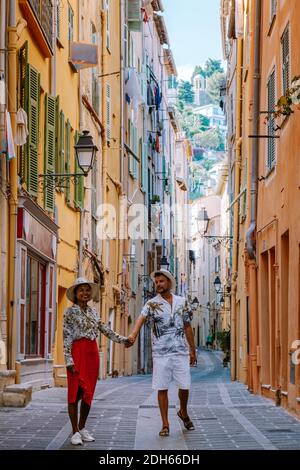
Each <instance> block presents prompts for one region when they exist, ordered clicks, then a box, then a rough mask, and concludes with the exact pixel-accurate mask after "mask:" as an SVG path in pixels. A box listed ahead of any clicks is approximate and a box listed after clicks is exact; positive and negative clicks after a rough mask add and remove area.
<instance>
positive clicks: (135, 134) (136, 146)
mask: <svg viewBox="0 0 300 470" xmlns="http://www.w3.org/2000/svg"><path fill="white" fill-rule="evenodd" d="M133 142H134V144H133V145H134V149H133V151H134V154H135V155H136V157H137V156H138V154H139V143H138V130H137V127H135V126H134V127H133ZM138 175H139V166H138V161H137V160H136V158H134V159H133V176H134V177H135V178H138Z"/></svg>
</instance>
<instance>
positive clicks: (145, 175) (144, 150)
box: [141, 140, 148, 193]
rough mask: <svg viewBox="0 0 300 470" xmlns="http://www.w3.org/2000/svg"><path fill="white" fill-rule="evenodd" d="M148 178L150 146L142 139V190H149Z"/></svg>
mask: <svg viewBox="0 0 300 470" xmlns="http://www.w3.org/2000/svg"><path fill="white" fill-rule="evenodd" d="M147 178H148V146H147V144H146V143H145V142H144V141H143V140H142V184H141V187H142V191H143V192H144V193H146V192H147V186H148V182H147Z"/></svg>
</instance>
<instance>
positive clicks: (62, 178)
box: [38, 173, 87, 190]
mask: <svg viewBox="0 0 300 470" xmlns="http://www.w3.org/2000/svg"><path fill="white" fill-rule="evenodd" d="M83 176H84V177H86V176H87V174H86V173H42V174H39V176H38V178H39V187H40V188H41V189H42V190H44V189H47V188H52V189H55V188H57V189H63V188H68V186H67V185H66V184H65V183H66V182H67V181H72V183H73V184H75V185H76V184H77V182H78V180H79V178H82V177H83Z"/></svg>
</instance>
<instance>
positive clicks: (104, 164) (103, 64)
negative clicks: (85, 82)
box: [101, 10, 108, 378]
mask: <svg viewBox="0 0 300 470" xmlns="http://www.w3.org/2000/svg"><path fill="white" fill-rule="evenodd" d="M101 31H102V37H101V39H102V41H101V42H102V54H101V74H102V75H105V74H106V73H107V54H108V53H107V50H106V12H105V11H104V10H102V11H101ZM105 85H106V79H105V77H102V122H103V127H104V132H103V134H102V190H103V197H102V204H103V205H105V204H106V201H107V197H106V186H107V129H106V127H107V122H106V121H107V119H106V90H105ZM102 262H103V265H104V279H103V282H104V286H103V289H102V291H101V319H102V321H103V322H105V321H106V319H107V313H106V307H107V306H106V297H107V288H108V283H107V273H106V269H105V268H106V262H107V260H106V239H103V240H102ZM106 344H107V341H106V339H105V340H104V339H103V340H102V342H101V352H102V353H103V378H106V374H107V370H106V357H107V348H106ZM101 357H102V356H101Z"/></svg>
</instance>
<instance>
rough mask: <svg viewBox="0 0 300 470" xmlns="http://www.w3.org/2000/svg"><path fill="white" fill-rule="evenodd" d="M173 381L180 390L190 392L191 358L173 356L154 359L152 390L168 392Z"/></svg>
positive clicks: (180, 355) (187, 356) (181, 355)
mask: <svg viewBox="0 0 300 470" xmlns="http://www.w3.org/2000/svg"><path fill="white" fill-rule="evenodd" d="M172 379H173V380H174V381H175V383H176V385H177V387H178V388H181V389H182V390H189V389H190V386H191V372H190V356H189V355H183V354H173V355H170V356H162V357H154V358H153V376H152V388H153V389H154V390H168V388H169V386H170V383H171V381H172Z"/></svg>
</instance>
